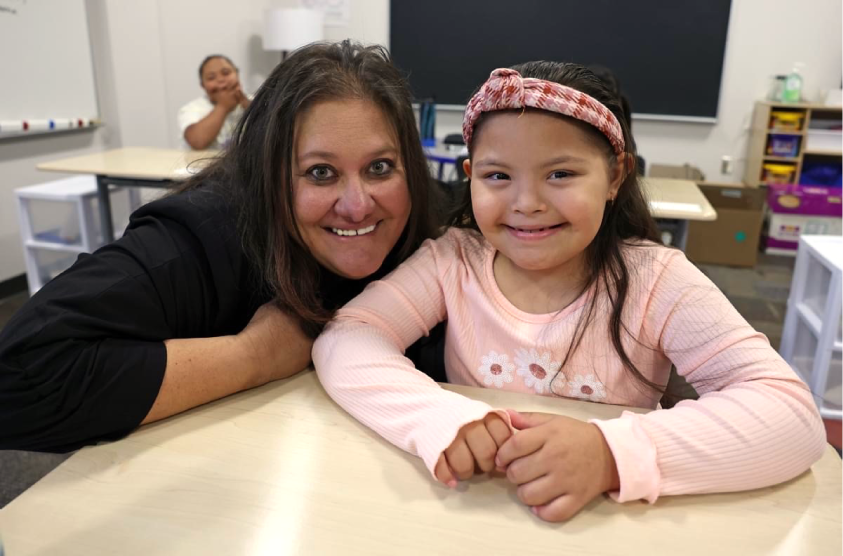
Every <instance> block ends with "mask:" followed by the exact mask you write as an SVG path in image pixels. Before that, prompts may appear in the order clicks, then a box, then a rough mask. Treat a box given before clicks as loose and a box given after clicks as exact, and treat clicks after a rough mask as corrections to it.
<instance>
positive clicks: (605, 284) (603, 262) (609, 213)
mask: <svg viewBox="0 0 843 556" xmlns="http://www.w3.org/2000/svg"><path fill="white" fill-rule="evenodd" d="M512 69H514V70H516V71H518V72H519V73H520V74H521V76H522V77H524V78H528V77H531V78H534V79H542V80H545V81H552V82H555V83H559V84H561V85H565V86H567V87H571V88H572V89H576V90H578V91H581V92H583V93H586V94H588V95H590V96H591V97H592V98H594V99H596V100H598V101H599V102H601V103H602V104H603V105H604V106H606V108H608V109H609V110H610V111H611V112H612V113H613V114H614V115H615V117H616V118H617V119H618V122H619V123H620V126H621V129H622V130H623V137H624V141H625V143H626V147H625V152H626V154H627V155H628V156H627V157H626V159H627V166H626V168H625V171H626V176H625V177H624V179H623V182H622V184H621V186H620V188H619V189H618V193H617V197H616V198H615V200H614V201H609V202H607V203H606V209H605V211H604V214H603V222H602V223H601V225H600V229H599V230H598V232H597V235H596V236H595V238H594V240H593V241H592V242H591V243H590V244H589V246H588V247H587V248H586V251H585V261H586V283H585V284H584V285H583V287H582V290H581V291H580V292H579V295H582V294H584V293H585V292H587V291H588V290H589V289H590V288H592V287H594V288H595V295H593V296H592V297H591V300H590V302H589V303H588V304H587V306H586V307H585V309H584V310H583V313H582V317H581V318H580V320H579V322H578V323H577V326H576V328H575V330H574V334H573V337H572V338H571V343H570V346H569V348H568V352H567V353H566V355H565V358H564V360H563V361H562V366H561V369H564V368H565V363H567V362H568V360H569V359H570V357H571V355H572V354H573V353H574V351H575V350H576V349H577V348H578V347H579V344H580V342H581V341H582V338H583V336H584V334H585V330H586V328H587V327H588V325H589V324H590V323H591V321H592V319H593V317H594V313H595V311H596V309H597V302H598V300H599V299H600V298H601V295H600V294H601V293H604V294H605V295H606V297H607V298H608V299H609V300H610V302H611V314H610V315H609V331H608V332H609V335H610V337H611V339H612V345H613V346H614V348H615V351H616V352H617V354H618V356H619V357H620V360H621V362H622V363H623V366H624V368H626V369H627V371H629V372H630V374H632V376H634V377H635V378H636V379H637V380H638V382H639V383H640V384H642V385H646V387H648V388H652V389H653V390H656V391H658V392H660V393H662V394H664V393H665V388H664V387H662V386H661V385H659V384H657V383H655V382H653V381H651V380H649V379H648V378H647V377H646V376H644V374H642V373H641V371H640V370H639V369H638V368H637V367H636V366H635V364H634V363H633V362H632V360H631V359H630V357H629V355H628V354H627V353H626V351H625V350H624V347H623V342H622V337H621V331H622V330H624V331H626V329H625V326H624V323H623V309H624V305H625V302H626V299H627V296H628V294H629V287H630V269H629V267H628V265H627V263H626V261H625V260H624V257H623V247H624V245H625V244H627V243H628V242H629V243H635V242H637V241H640V240H649V241H652V242H655V243H661V239H660V237H659V233H658V228H657V227H656V223H655V221H654V220H653V217H652V216H651V215H650V210H649V206H648V204H647V201H646V199H645V197H644V194H643V192H642V190H641V185H640V184H639V182H638V174H637V172H636V171H635V167H634V166H635V160H636V149H635V142H634V140H633V138H632V134H631V133H630V129H629V124H628V116H627V114H626V113H625V112H624V107H623V104H622V101H621V99H620V97H619V96H618V95H617V94H616V93H615V92H614V91H613V90H612V89H611V88H610V87H609V86H608V85H607V83H606V82H605V81H603V80H602V79H600V78H599V77H598V76H597V75H595V74H594V72H592V71H591V70H589V69H588V68H586V67H584V66H581V65H578V64H571V63H561V62H547V61H538V62H527V63H525V64H519V65H517V66H513V67H512ZM487 116H488V113H484V114H481V116H480V118H479V119H478V120H477V122H476V124H475V126H474V133H473V139H472V141H471V142H472V143H473V142H474V141H476V140H477V137H478V134H479V132H480V131H481V128H482V124H483V120H484V119H485V118H486V117H487ZM559 117H564V118H567V116H561V115H560V116H559ZM571 121H575V122H577V124H580V123H581V122H579V121H578V120H574V119H571ZM580 127H581V128H582V129H585V130H586V131H587V132H588V133H592V134H593V138H594V139H595V141H596V142H598V144H600V145H603V146H605V154H606V158H607V161H608V162H609V163H615V162H617V156H616V155H615V153H614V150H613V149H612V145H611V143H609V140H608V138H606V136H605V135H603V133H601V132H600V131H599V130H598V129H597V128H594V127H591V126H590V125H587V124H583V125H581V126H580ZM468 148H469V153H471V149H472V145H471V144H469V145H468ZM449 223H450V224H451V225H452V226H458V227H463V228H471V229H474V230H478V231H479V227H478V226H477V221H476V220H475V218H474V212H473V210H472V206H471V191H470V188H468V187H467V188H466V190H465V195H464V198H463V200H462V202H461V203H460V204H459V206H458V207H457V208H456V210H455V211H454V213H453V214H452V216H451V218H450V219H449ZM626 332H627V333H629V332H628V331H626ZM560 372H562V371H560Z"/></svg>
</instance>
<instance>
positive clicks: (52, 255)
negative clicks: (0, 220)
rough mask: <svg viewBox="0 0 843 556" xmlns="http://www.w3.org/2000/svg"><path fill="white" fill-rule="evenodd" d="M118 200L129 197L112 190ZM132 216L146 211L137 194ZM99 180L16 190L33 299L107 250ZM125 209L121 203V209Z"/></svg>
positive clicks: (131, 194) (130, 192) (131, 195)
mask: <svg viewBox="0 0 843 556" xmlns="http://www.w3.org/2000/svg"><path fill="white" fill-rule="evenodd" d="M109 191H110V194H111V195H112V197H113V196H114V194H115V193H119V192H121V191H123V190H122V189H121V188H117V187H114V186H112V187H110V188H109ZM125 191H126V193H127V194H123V195H121V197H123V198H125V201H126V202H125V203H122V204H124V205H125V206H126V208H127V209H128V210H127V211H126V214H127V215H128V213H129V212H131V211H134V210H135V209H136V208H137V207H138V206H140V196H139V193H138V190H137V189H126V190H125ZM96 194H97V181H96V177H95V176H76V177H72V178H66V179H61V180H56V181H52V182H48V183H42V184H39V185H32V186H28V187H21V188H18V189H16V190H15V195H16V196H17V200H18V216H19V221H20V231H21V240H22V242H23V251H24V260H25V262H26V275H27V281H28V282H29V293H30V295H34V294H35V293H36V292H37V291H38V290H39V289H41V287H42V286H43V285H44V284H45V283H47V282H49V281H50V280H51V279H53V278H55V277H56V276H57V275H59V274H61V273H62V272H63V271H64V270H66V269H67V268H69V267H70V266H71V265H72V264H73V262H74V261H75V260H76V258H77V257H78V256H79V254H80V253H90V252H93V251H94V250H95V249H97V248H99V247H101V246H102V245H103V239H102V233H101V230H100V223H99V217H98V215H97V212H96V202H97V199H96ZM119 204H120V203H118V205H119Z"/></svg>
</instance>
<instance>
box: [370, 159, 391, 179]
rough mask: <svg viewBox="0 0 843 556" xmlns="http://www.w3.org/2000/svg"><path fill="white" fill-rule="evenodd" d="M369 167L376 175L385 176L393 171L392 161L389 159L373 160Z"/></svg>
mask: <svg viewBox="0 0 843 556" xmlns="http://www.w3.org/2000/svg"><path fill="white" fill-rule="evenodd" d="M369 169H370V170H371V171H372V173H373V174H375V175H376V176H385V175H387V174H389V173H390V172H391V171H392V162H390V161H389V160H376V161H375V162H372V165H371V166H370V167H369Z"/></svg>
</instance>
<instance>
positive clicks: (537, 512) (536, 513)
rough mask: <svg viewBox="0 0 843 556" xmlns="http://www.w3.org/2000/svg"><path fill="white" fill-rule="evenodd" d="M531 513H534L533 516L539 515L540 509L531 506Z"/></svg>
mask: <svg viewBox="0 0 843 556" xmlns="http://www.w3.org/2000/svg"><path fill="white" fill-rule="evenodd" d="M530 511H531V512H533V515H539V509H538V508H537V507H535V506H530Z"/></svg>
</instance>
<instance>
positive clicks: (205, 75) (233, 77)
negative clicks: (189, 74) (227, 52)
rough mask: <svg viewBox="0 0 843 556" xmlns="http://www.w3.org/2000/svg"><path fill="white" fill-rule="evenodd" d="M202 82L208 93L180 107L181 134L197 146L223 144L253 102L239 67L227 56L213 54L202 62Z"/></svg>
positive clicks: (221, 145) (200, 67) (226, 141)
mask: <svg viewBox="0 0 843 556" xmlns="http://www.w3.org/2000/svg"><path fill="white" fill-rule="evenodd" d="M199 85H201V86H202V88H203V89H204V90H205V94H204V95H202V96H201V97H199V98H196V99H193V100H192V101H190V102H188V103H187V104H185V105H184V106H182V107H181V109H180V110H179V114H178V124H179V129H180V130H181V133H182V137H183V139H184V141H185V143H187V144H188V145H189V146H190V147H192V148H194V149H220V148H224V147H226V146H228V142H229V141H230V140H231V137H232V135H233V134H234V130H235V128H236V127H237V122H239V121H240V118H242V117H243V112H244V110H245V109H246V108H248V107H249V104H250V103H251V101H250V100H249V97H248V96H246V94H245V93H244V92H243V89H242V87H241V86H240V71H239V70H238V69H237V66H235V65H234V63H233V62H232V61H231V60H229V59H228V57H226V56H223V55H222V54H211V55H210V56H208V57H206V58H205V59H204V60H202V63H201V64H200V65H199Z"/></svg>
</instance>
